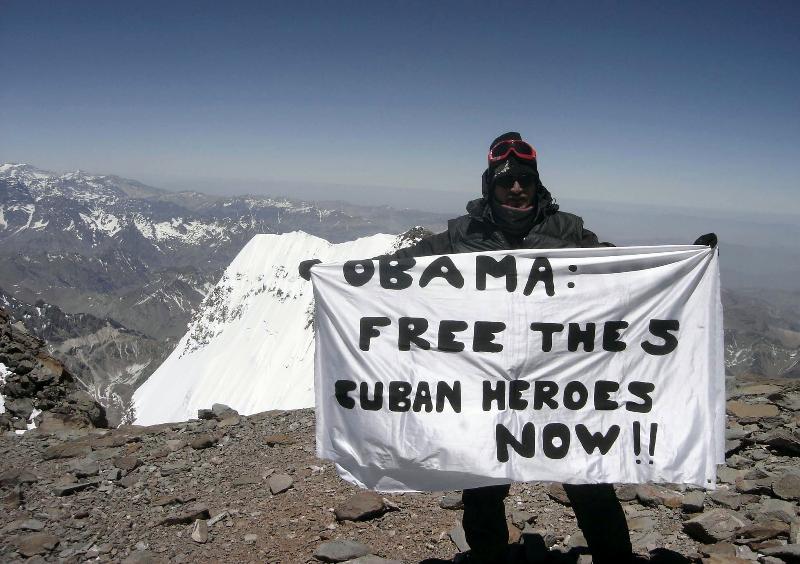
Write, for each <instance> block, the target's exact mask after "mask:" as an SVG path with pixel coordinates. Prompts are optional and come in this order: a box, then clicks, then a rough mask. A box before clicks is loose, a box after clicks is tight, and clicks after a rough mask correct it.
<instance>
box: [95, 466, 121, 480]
mask: <svg viewBox="0 0 800 564" xmlns="http://www.w3.org/2000/svg"><path fill="white" fill-rule="evenodd" d="M100 477H101V478H103V479H104V480H108V481H110V482H116V481H117V480H119V479H120V478H122V470H120V469H119V468H108V469H106V470H103V471H102V472H101V473H100Z"/></svg>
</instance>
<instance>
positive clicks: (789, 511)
mask: <svg viewBox="0 0 800 564" xmlns="http://www.w3.org/2000/svg"><path fill="white" fill-rule="evenodd" d="M758 518H759V520H762V521H770V520H774V521H782V522H784V523H791V522H792V521H794V520H795V519H796V518H797V510H796V508H795V505H794V504H793V503H791V502H790V501H784V500H782V499H765V500H764V501H763V502H761V505H760V506H759V508H758Z"/></svg>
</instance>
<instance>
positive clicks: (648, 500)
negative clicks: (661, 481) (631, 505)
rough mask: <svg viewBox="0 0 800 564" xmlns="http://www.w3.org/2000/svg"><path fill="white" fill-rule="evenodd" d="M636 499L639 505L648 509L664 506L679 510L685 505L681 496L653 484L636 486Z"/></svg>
mask: <svg viewBox="0 0 800 564" xmlns="http://www.w3.org/2000/svg"><path fill="white" fill-rule="evenodd" d="M636 497H637V499H638V500H639V503H641V504H642V505H646V506H648V507H656V506H658V505H664V506H666V507H671V508H673V509H677V508H678V507H681V505H682V503H683V496H682V495H681V494H679V493H676V492H672V491H669V490H667V489H666V488H662V487H660V486H656V485H653V484H639V485H638V486H636Z"/></svg>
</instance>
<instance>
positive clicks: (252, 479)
mask: <svg viewBox="0 0 800 564" xmlns="http://www.w3.org/2000/svg"><path fill="white" fill-rule="evenodd" d="M260 483H261V476H257V475H256V474H245V475H244V476H239V477H238V478H236V479H235V480H233V485H234V486H251V485H253V484H260Z"/></svg>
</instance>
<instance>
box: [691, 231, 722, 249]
mask: <svg viewBox="0 0 800 564" xmlns="http://www.w3.org/2000/svg"><path fill="white" fill-rule="evenodd" d="M694 244H695V245H705V246H706V247H711V248H712V249H713V248H715V247H716V246H717V234H716V233H706V234H705V235H700V236H699V237H698V238H697V241H695V242H694Z"/></svg>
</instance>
